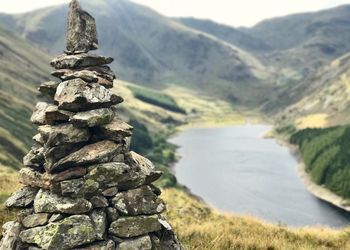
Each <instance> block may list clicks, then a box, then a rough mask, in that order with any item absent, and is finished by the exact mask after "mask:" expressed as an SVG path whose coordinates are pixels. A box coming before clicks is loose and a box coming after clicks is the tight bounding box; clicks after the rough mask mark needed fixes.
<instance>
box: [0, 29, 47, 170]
mask: <svg viewBox="0 0 350 250" xmlns="http://www.w3.org/2000/svg"><path fill="white" fill-rule="evenodd" d="M48 62H49V57H48V56H47V55H46V54H44V53H42V52H40V51H39V50H38V49H36V48H35V47H34V46H33V45H30V44H28V42H26V41H24V40H22V39H20V38H19V37H16V36H14V35H13V34H11V33H10V32H8V31H6V30H5V29H3V28H1V27H0V166H6V167H11V168H15V169H18V168H19V166H20V165H21V162H22V158H23V156H24V154H26V152H27V151H28V148H29V147H28V146H29V145H30V144H31V137H32V136H33V134H34V127H33V126H32V125H31V124H30V123H29V119H30V116H31V113H32V109H33V106H34V104H35V102H36V100H37V90H36V88H37V87H38V86H39V84H40V83H41V82H42V81H45V80H48V79H49V78H48V76H49V74H48V73H49V72H50V68H49V66H48Z"/></svg>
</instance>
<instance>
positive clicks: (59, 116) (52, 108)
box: [30, 102, 74, 125]
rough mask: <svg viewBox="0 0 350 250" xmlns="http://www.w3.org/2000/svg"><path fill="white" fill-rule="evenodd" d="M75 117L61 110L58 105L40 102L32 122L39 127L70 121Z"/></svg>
mask: <svg viewBox="0 0 350 250" xmlns="http://www.w3.org/2000/svg"><path fill="white" fill-rule="evenodd" d="M73 115H74V113H72V112H69V111H64V110H59V109H58V106H56V105H52V104H49V103H46V102H38V103H37V105H36V106H35V110H34V113H33V115H32V117H31V119H30V120H31V122H32V123H34V124H37V125H47V124H49V125H54V124H55V123H57V122H66V121H68V120H69V118H70V117H71V116H73Z"/></svg>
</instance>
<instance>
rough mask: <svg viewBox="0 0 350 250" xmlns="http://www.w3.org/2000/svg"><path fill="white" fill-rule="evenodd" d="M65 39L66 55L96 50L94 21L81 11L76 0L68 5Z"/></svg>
mask: <svg viewBox="0 0 350 250" xmlns="http://www.w3.org/2000/svg"><path fill="white" fill-rule="evenodd" d="M66 39H67V53H68V54H78V53H85V52H88V51H90V50H95V49H98V40H97V31H96V22H95V19H94V18H93V17H92V16H91V15H90V14H89V13H87V12H86V11H84V10H82V8H81V7H80V4H79V1H78V0H73V1H72V2H71V3H70V5H69V13H68V21H67V34H66Z"/></svg>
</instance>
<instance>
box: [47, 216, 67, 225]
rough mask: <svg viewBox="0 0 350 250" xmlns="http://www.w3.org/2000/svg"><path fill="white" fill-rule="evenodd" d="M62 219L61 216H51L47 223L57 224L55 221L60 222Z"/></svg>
mask: <svg viewBox="0 0 350 250" xmlns="http://www.w3.org/2000/svg"><path fill="white" fill-rule="evenodd" d="M64 218H65V216H64V215H63V214H53V215H52V216H51V217H50V219H49V223H52V222H57V221H60V220H62V219H64Z"/></svg>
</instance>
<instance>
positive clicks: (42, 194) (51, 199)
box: [34, 189, 92, 214]
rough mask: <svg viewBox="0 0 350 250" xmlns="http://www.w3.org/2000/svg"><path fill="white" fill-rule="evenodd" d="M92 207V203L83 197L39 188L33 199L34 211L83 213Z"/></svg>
mask: <svg viewBox="0 0 350 250" xmlns="http://www.w3.org/2000/svg"><path fill="white" fill-rule="evenodd" d="M91 209H92V204H91V203H90V202H89V201H87V200H85V199H83V198H76V199H72V198H68V197H61V196H58V195H56V194H54V193H52V192H50V191H47V190H43V189H41V190H40V191H39V192H38V194H37V195H36V197H35V200H34V211H35V213H64V214H84V213H87V212H89V211H90V210H91Z"/></svg>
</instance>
